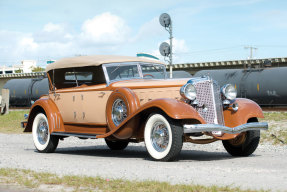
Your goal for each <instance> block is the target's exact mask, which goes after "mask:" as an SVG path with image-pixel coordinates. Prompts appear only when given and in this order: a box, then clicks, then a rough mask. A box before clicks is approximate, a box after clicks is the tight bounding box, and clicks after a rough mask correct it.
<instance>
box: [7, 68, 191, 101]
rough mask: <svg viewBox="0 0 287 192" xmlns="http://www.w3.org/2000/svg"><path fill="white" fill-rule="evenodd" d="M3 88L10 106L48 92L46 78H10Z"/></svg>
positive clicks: (178, 74)
mask: <svg viewBox="0 0 287 192" xmlns="http://www.w3.org/2000/svg"><path fill="white" fill-rule="evenodd" d="M168 77H169V75H168ZM188 77H192V76H191V75H190V74H189V73H188V72H185V71H174V72H173V78H188ZM3 88H4V89H9V90H10V106H11V107H30V106H31V103H32V102H33V101H36V100H37V99H39V98H40V96H41V95H45V94H48V93H49V84H48V79H47V78H36V79H11V80H9V81H7V82H6V84H5V85H4V87H3Z"/></svg>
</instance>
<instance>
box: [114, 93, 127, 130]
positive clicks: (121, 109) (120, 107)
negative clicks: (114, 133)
mask: <svg viewBox="0 0 287 192" xmlns="http://www.w3.org/2000/svg"><path fill="white" fill-rule="evenodd" d="M125 118H127V107H126V104H125V103H124V101H123V100H121V99H117V100H116V101H115V102H114V104H113V108H112V119H113V122H114V124H115V125H116V126H118V125H119V124H120V123H121V122H123V120H124V119H125Z"/></svg>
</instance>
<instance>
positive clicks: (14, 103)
mask: <svg viewBox="0 0 287 192" xmlns="http://www.w3.org/2000/svg"><path fill="white" fill-rule="evenodd" d="M3 88H4V89H9V90H10V102H9V103H10V106H11V107H30V106H31V103H32V102H33V101H36V100H37V99H39V98H40V96H41V95H45V94H48V92H49V84H48V79H47V78H37V79H11V80H9V81H7V82H6V84H5V85H4V87H3Z"/></svg>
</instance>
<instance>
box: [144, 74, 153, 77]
mask: <svg viewBox="0 0 287 192" xmlns="http://www.w3.org/2000/svg"><path fill="white" fill-rule="evenodd" d="M146 76H151V77H152V78H154V76H153V75H152V74H144V75H143V77H146Z"/></svg>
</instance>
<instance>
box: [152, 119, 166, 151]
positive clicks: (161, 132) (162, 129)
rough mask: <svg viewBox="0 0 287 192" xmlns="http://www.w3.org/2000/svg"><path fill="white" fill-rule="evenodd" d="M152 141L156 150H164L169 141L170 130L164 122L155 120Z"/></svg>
mask: <svg viewBox="0 0 287 192" xmlns="http://www.w3.org/2000/svg"><path fill="white" fill-rule="evenodd" d="M151 141H152V145H153V147H154V149H155V150H157V151H158V152H163V151H164V150H165V149H166V148H167V146H168V143H169V132H168V129H167V127H166V126H165V124H164V123H163V122H155V123H154V125H153V127H152V131H151Z"/></svg>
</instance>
